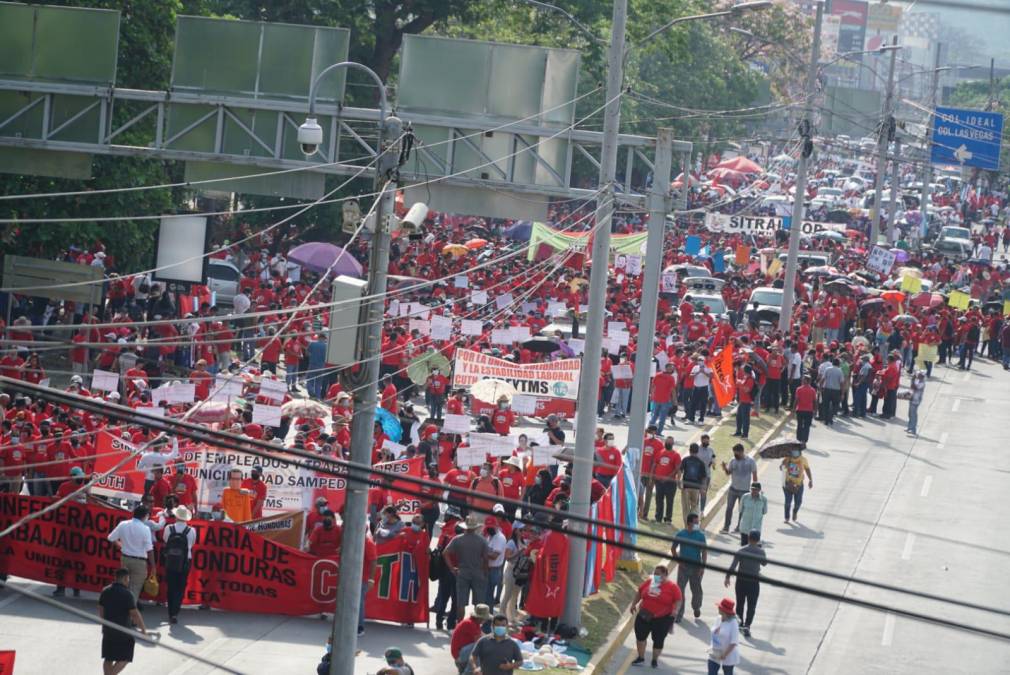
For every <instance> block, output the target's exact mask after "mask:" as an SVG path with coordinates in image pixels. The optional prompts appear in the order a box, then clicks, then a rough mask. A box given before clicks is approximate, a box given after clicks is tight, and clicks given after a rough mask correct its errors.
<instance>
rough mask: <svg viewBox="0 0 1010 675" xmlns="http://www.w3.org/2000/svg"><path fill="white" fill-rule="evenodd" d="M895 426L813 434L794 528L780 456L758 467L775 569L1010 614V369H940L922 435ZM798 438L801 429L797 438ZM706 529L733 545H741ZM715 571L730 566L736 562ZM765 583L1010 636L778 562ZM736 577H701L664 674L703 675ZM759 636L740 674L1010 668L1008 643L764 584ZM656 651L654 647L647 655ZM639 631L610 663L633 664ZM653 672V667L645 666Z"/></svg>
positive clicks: (988, 622) (973, 617)
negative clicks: (1008, 453)
mask: <svg viewBox="0 0 1010 675" xmlns="http://www.w3.org/2000/svg"><path fill="white" fill-rule="evenodd" d="M907 406H908V404H907V403H906V402H903V401H899V402H898V417H897V419H894V420H890V421H882V420H878V419H876V418H869V419H866V420H859V421H850V420H846V419H844V418H843V419H842V420H840V421H839V422H837V423H836V424H835V426H834V427H833V428H828V427H825V426H823V425H820V424H815V426H814V428H813V430H812V434H811V439H810V443H809V449H808V453H807V454H808V460H809V462H810V465H811V470H812V472H813V477H814V489H812V490H807V491H806V494H805V495H804V504H803V507H802V509H801V510H800V514H799V523H798V524H788V525H787V524H785V523H784V522H783V512H782V508H783V494H782V490H781V488H780V485H781V478H780V474H779V471H778V461H770V460H763V461H760V463H759V466H760V470H761V479H762V482H763V484H764V486H765V493H766V494H767V496H768V498H769V510H768V515H767V516H766V520H765V524H764V533H763V536H764V538H765V540H766V542H765V547H766V549H767V552H768V555H769V557H770V558H772V559H780V560H783V561H788V562H794V563H800V564H803V565H807V566H810V567H815V568H822V569H827V570H831V571H833V572H837V573H841V574H843V575H850V576H852V577H858V578H863V579H869V580H873V581H880V582H885V583H889V584H893V585H895V586H899V587H902V588H906V589H914V590H918V591H925V592H929V593H933V594H937V595H941V596H944V597H948V598H955V599H959V600H962V601H967V602H973V603H978V604H982V605H986V606H991V607H995V608H1000V609H1002V610H1004V611H1006V612H1008V613H1010V584H1008V583H1006V569H1007V565H1008V563H1010V542H1008V541H1007V537H1006V536H1005V534H1006V532H1007V531H1008V530H1007V524H1006V517H1005V514H1004V513H1003V504H1004V503H1005V495H1006V494H1007V488H1008V486H1010V475H1008V474H1010V468H1008V467H1007V464H1006V461H1005V459H1004V457H1003V452H1002V448H1004V447H1006V441H1005V439H1006V420H1007V418H1008V412H1010V374H1008V373H1006V372H1005V371H1003V370H1002V369H1001V368H999V367H998V366H996V365H994V364H992V363H990V362H979V361H976V366H975V368H974V369H973V370H972V371H970V372H963V371H959V370H957V369H948V368H945V367H940V368H938V369H937V370H934V377H933V379H931V380H929V381H928V383H927V388H926V392H925V399H924V401H923V403H922V405H921V406H920V413H919V432H920V435H919V436H918V437H912V436H909V435H907V434H906V433H905V431H904V429H905V422H906V419H907V417H906V412H907ZM789 430H790V431H791V427H790V428H789ZM721 522H722V516H719V517H717V518H716V519H715V520H714V521H713V527H712V528H711V529H710V530H709V531H708V532H707V534H708V535H709V542H710V543H713V544H718V545H722V546H725V547H733V548H736V547H737V546H738V545H739V540H738V535H719V534H717V533H716V531H715V530H716V529H717V528H718V525H716V524H717V523H718V524H721ZM710 561H711V562H713V563H717V564H720V565H724V566H725V565H728V563H729V556H727V555H722V556H712V557H710ZM765 575H766V576H768V577H771V578H778V579H782V580H787V581H791V582H794V583H798V584H802V585H804V586H806V587H808V588H811V589H821V590H827V591H831V592H834V593H840V594H843V595H844V596H846V597H850V598H859V599H864V600H870V601H873V602H878V603H881V604H884V605H886V606H888V607H892V608H896V609H904V610H911V611H915V612H920V613H923V614H926V615H929V616H934V617H938V618H943V619H947V620H951V621H959V622H963V623H967V624H971V625H974V626H979V627H983V628H986V629H989V630H998V631H1002V632H1004V633H1010V617H1008V616H1007V615H998V614H991V613H986V612H981V611H977V610H968V609H963V608H958V607H953V606H950V605H945V604H941V603H937V602H935V601H930V600H927V599H923V598H919V597H914V596H908V595H902V594H898V593H894V592H889V591H882V590H878V589H872V588H867V587H865V586H859V585H857V584H855V583H852V582H845V581H838V580H830V579H825V578H823V577H817V576H813V575H810V574H805V573H800V572H796V571H790V570H786V569H783V568H776V567H774V566H772V565H769V566H768V567H766V568H765ZM723 580H724V576H723V575H721V574H719V573H716V572H709V573H707V574H706V575H705V578H704V595H705V599H704V605H703V610H702V615H701V618H700V619H698V620H694V619H693V618H692V617H691V612H690V607H689V608H688V612H687V614H686V615H685V618H684V621H683V623H682V624H681V625H680V626H678V627H677V629H676V631H675V634H674V635H673V636H671V637H670V638H669V639H668V640H667V643H666V648H665V653H664V654H663V656H662V658H661V660H660V672H671V671H672V672H676V673H704V672H707V671H706V661H707V659H706V652H707V648H708V639H709V630H710V627H711V626H712V624H713V622H714V620H715V619H716V616H717V614H716V611H715V608H714V605H715V603H717V602H718V601H719V600H720V599H722V598H723V597H734V594H733V588H732V585H731V586H730V588H728V589H727V588H724V586H723ZM757 607H758V609H757V616H756V619H755V621H754V625H753V627H752V637H751V638H750V639H747V638H744V639H743V644H742V645H741V654H742V661H741V665H740V666H739V667H738V668H737V672H744V673H768V674H777V673H783V674H785V673H788V674H790V675H794V674H796V673H937V674H940V673H943V674H949V673H996V672H1008V668H1010V666H1008V657H1010V642H1002V641H997V640H994V639H991V638H986V637H980V636H977V635H974V634H971V633H967V632H964V631H956V630H953V629H950V628H945V627H940V626H937V625H934V624H928V623H923V622H920V621H916V620H912V619H909V618H906V617H902V616H899V615H897V614H895V613H893V612H888V613H884V612H878V611H874V610H870V609H866V608H861V607H857V606H854V605H851V604H844V603H841V602H837V601H833V600H827V599H820V598H815V597H813V596H809V595H804V594H800V593H798V592H796V591H790V590H783V589H778V588H774V587H772V586H771V585H769V584H767V583H766V584H763V585H762V587H761V595H760V600H759V602H758V605H757ZM650 648H651V646H650ZM633 650H634V636H630V637H629V639H628V640H627V641H626V642H625V644H624V645H622V647H621V648H620V649H619V650H618V651H617V652H616V655H615V657H614V659H613V660H612V661H611V663H610V664H609V665H608V669H607V672H609V673H625V672H628V671H630V672H634V671H636V670H638V669H639V668H637V667H630V668H629V664H630V661H631V659H632V658H633V654H632V652H633ZM649 670H651V669H649Z"/></svg>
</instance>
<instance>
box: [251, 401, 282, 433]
mask: <svg viewBox="0 0 1010 675" xmlns="http://www.w3.org/2000/svg"><path fill="white" fill-rule="evenodd" d="M252 421H253V424H262V425H263V426H265V427H279V426H280V425H281V407H280V406H279V405H265V404H263V403H254V404H253V411H252Z"/></svg>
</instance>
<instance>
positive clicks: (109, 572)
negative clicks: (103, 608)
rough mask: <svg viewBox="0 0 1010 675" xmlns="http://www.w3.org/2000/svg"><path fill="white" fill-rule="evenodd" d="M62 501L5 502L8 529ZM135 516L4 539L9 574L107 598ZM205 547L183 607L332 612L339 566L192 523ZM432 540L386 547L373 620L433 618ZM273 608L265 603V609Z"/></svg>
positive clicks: (66, 520) (75, 514)
mask: <svg viewBox="0 0 1010 675" xmlns="http://www.w3.org/2000/svg"><path fill="white" fill-rule="evenodd" d="M52 502H53V500H52V499H49V498H44V497H29V496H23V495H10V494H5V495H0V529H3V528H6V527H8V526H9V525H12V524H13V523H15V522H17V521H18V520H19V519H20V518H22V517H24V516H25V515H27V514H29V513H35V512H37V511H41V510H42V509H43V508H45V507H46V506H48V505H50V504H51V503H52ZM129 517H130V514H129V513H127V512H125V511H122V510H119V509H113V508H110V507H105V506H97V505H93V504H77V503H67V504H64V505H63V506H61V507H60V508H58V509H56V510H54V511H52V512H50V513H46V514H45V515H43V516H41V517H39V518H36V519H34V520H31V521H29V522H28V523H25V524H24V525H22V526H20V527H18V528H17V529H15V530H14V531H13V532H11V533H10V534H9V535H8V536H7V537H4V538H3V539H0V574H11V575H15V576H19V577H24V578H27V579H33V580H35V581H42V582H45V583H51V584H59V585H64V586H67V587H69V588H78V589H81V590H86V591H100V590H101V589H102V588H103V587H104V586H106V585H107V584H109V583H110V582H111V581H112V580H113V577H114V575H115V571H116V570H117V569H118V568H119V567H120V563H119V552H118V551H117V549H116V546H115V545H114V544H112V543H111V542H109V541H108V535H109V533H110V532H112V530H113V529H114V528H115V526H116V525H117V524H118V523H119V522H120V521H122V520H125V519H127V518H129ZM190 526H191V527H193V529H195V530H196V535H197V543H196V546H195V547H194V548H193V567H192V569H191V571H190V574H189V583H188V584H187V587H186V594H185V596H184V600H183V604H192V605H197V604H206V605H209V606H210V607H213V608H215V609H222V610H228V611H235V612H268V613H271V614H288V615H304V614H319V613H322V612H332V611H333V603H334V601H335V599H336V589H337V570H338V569H339V563H338V562H335V561H333V560H327V559H323V558H316V557H315V556H312V555H309V554H307V553H303V552H302V551H299V550H297V549H295V548H291V547H289V546H284V545H282V544H278V543H277V542H274V541H270V540H269V539H265V538H264V537H261V536H260V535H258V534H254V533H252V532H249V531H248V530H246V529H245V528H244V527H242V526H241V525H236V524H234V523H224V522H217V521H214V522H209V521H196V520H194V521H191V522H190ZM422 549H423V541H418V540H417V539H416V538H412V537H408V536H401V537H397V538H396V539H393V540H392V541H389V542H385V543H383V544H380V545H378V546H377V553H378V566H377V570H376V573H375V574H376V577H375V579H376V583H375V587H374V588H373V591H372V593H370V594H369V596H368V599H367V601H366V605H365V609H366V612H365V614H366V616H367V617H368V618H370V619H378V620H382V621H396V622H404V623H412V622H423V621H425V620H426V618H427V614H428V569H427V565H428V556H427V551H425V550H422ZM155 559H156V560H157V561H158V577H159V582H160V583H159V586H160V592H161V595H162V597H161V598H160V599H161V600H164V595H165V592H166V589H167V587H166V584H165V581H164V569H163V566H162V565H161V562H160V560H161V544H160V541H159V544H158V546H156V548H155ZM265 600H266V601H268V602H264V601H265Z"/></svg>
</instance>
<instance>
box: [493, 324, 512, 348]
mask: <svg viewBox="0 0 1010 675" xmlns="http://www.w3.org/2000/svg"><path fill="white" fill-rule="evenodd" d="M491 344H496V345H510V344H512V329H511V328H495V329H494V330H492V331H491Z"/></svg>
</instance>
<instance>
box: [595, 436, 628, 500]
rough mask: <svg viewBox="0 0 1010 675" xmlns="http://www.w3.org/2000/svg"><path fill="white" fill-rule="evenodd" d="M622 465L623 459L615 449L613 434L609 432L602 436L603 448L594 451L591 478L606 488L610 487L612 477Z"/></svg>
mask: <svg viewBox="0 0 1010 675" xmlns="http://www.w3.org/2000/svg"><path fill="white" fill-rule="evenodd" d="M623 463H624V458H623V457H622V456H621V451H620V450H618V449H617V444H616V443H615V441H614V434H612V433H610V432H607V433H605V434H604V435H603V447H602V448H599V449H597V451H596V462H595V466H594V467H593V477H594V478H596V480H598V481H600V482H601V483H602V484H603V487H604V488H606V487H607V486H609V485H610V481H612V480H613V479H614V476H616V475H617V472H618V471H619V470H620V468H621V465H622V464H623Z"/></svg>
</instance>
